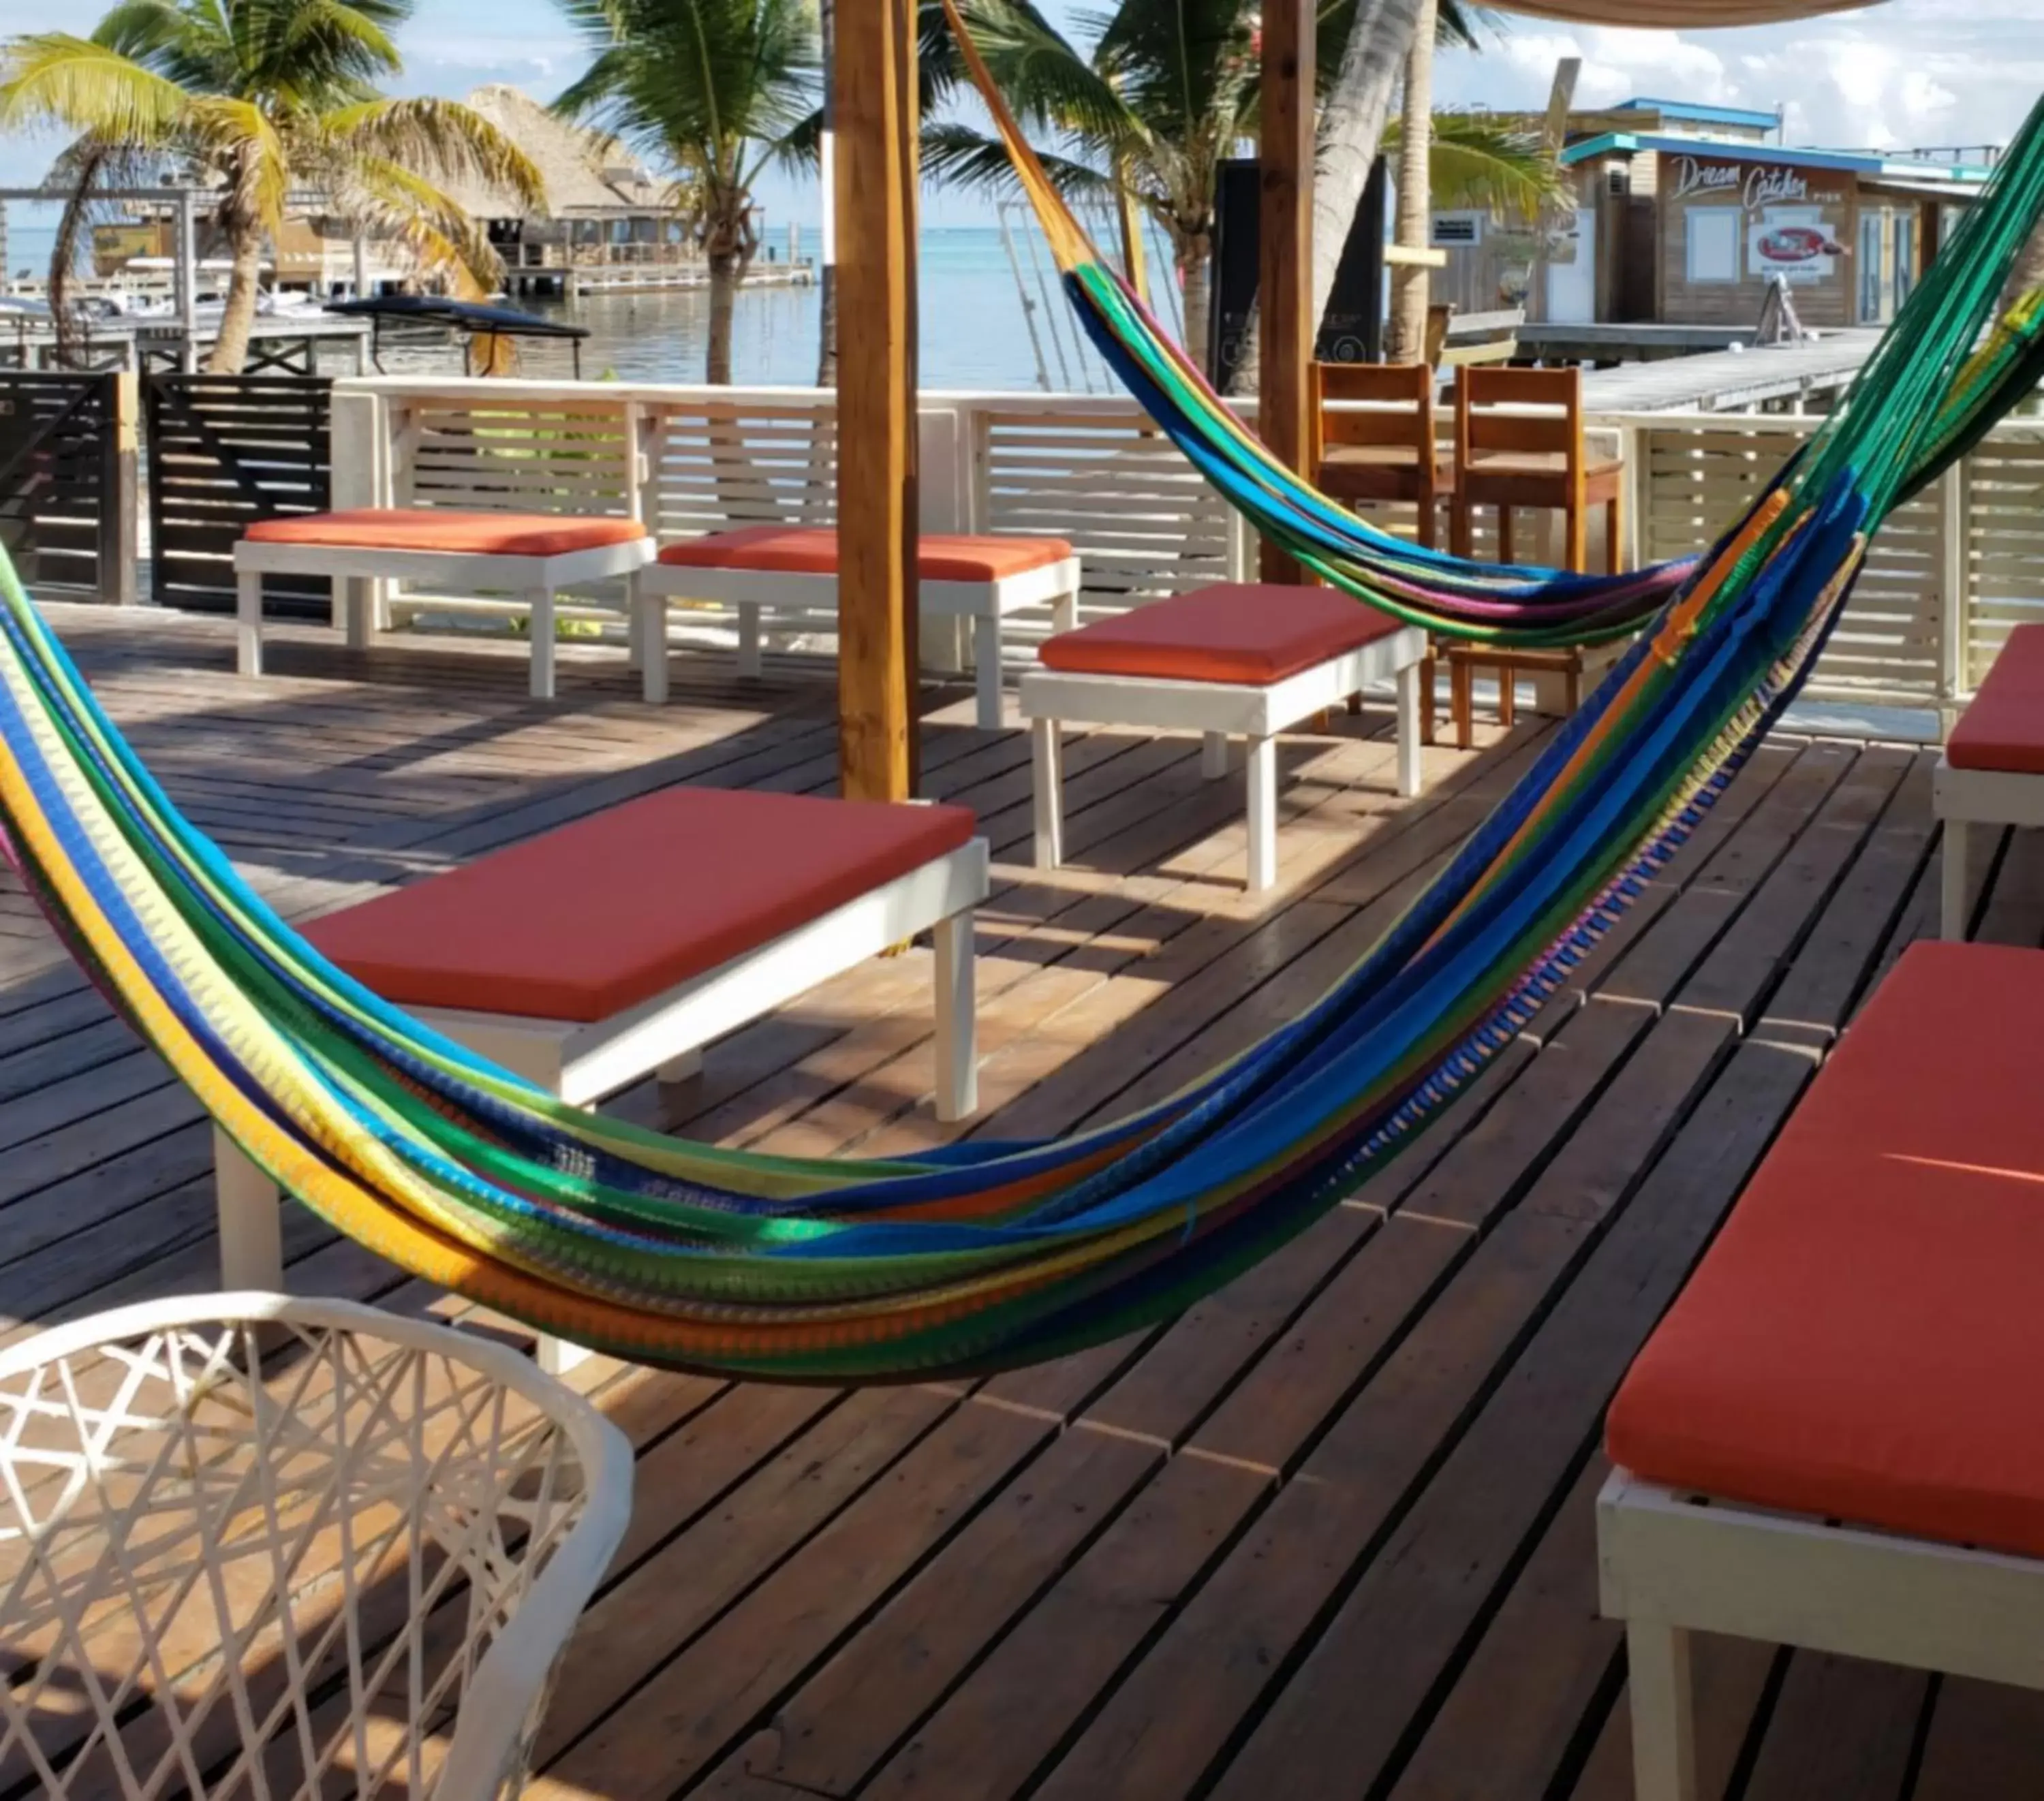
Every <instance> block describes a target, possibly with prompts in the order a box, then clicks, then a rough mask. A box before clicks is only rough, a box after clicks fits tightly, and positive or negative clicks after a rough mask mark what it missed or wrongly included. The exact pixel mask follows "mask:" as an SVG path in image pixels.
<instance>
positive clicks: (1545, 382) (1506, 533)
mask: <svg viewBox="0 0 2044 1801" xmlns="http://www.w3.org/2000/svg"><path fill="white" fill-rule="evenodd" d="M1529 408H1539V409H1544V410H1542V411H1538V412H1532V411H1527V410H1523V409H1529ZM1455 466H1456V467H1455V487H1454V493H1453V495H1452V496H1451V497H1450V506H1451V517H1452V519H1453V521H1454V536H1453V540H1452V543H1453V547H1454V552H1455V554H1456V555H1458V556H1463V557H1466V556H1469V555H1471V554H1472V551H1473V544H1474V540H1475V531H1474V513H1475V510H1476V509H1477V507H1479V506H1494V507H1495V508H1496V509H1497V554H1498V560H1499V561H1500V563H1510V562H1512V561H1513V560H1514V555H1513V548H1512V515H1513V513H1514V511H1515V510H1516V509H1520V508H1527V507H1531V508H1535V509H1549V510H1552V511H1554V512H1558V513H1561V514H1562V515H1563V516H1564V518H1565V519H1566V521H1567V540H1568V545H1567V553H1566V558H1565V560H1564V566H1566V567H1567V568H1569V569H1571V570H1576V571H1577V572H1578V573H1580V572H1581V571H1583V570H1586V569H1587V568H1588V567H1589V546H1588V543H1587V539H1588V524H1589V512H1590V509H1591V508H1593V507H1596V506H1601V507H1602V508H1603V509H1604V530H1605V533H1606V537H1607V542H1606V547H1605V552H1604V558H1605V567H1606V568H1607V569H1608V570H1610V571H1611V572H1612V574H1616V573H1617V572H1618V570H1619V564H1620V562H1621V559H1622V558H1623V541H1624V504H1625V502H1624V495H1625V465H1624V463H1623V462H1622V461H1621V460H1620V459H1619V458H1617V457H1603V456H1592V455H1590V454H1589V449H1588V447H1587V446H1586V445H1585V443H1584V439H1583V377H1582V371H1581V370H1580V369H1499V368H1489V367H1481V366H1478V365H1474V364H1465V365H1463V366H1462V367H1459V368H1458V369H1457V370H1456V371H1455ZM1445 660H1446V662H1447V665H1448V693H1449V707H1450V716H1452V718H1453V719H1454V726H1455V743H1456V745H1457V747H1458V748H1459V749H1462V750H1465V751H1466V750H1468V749H1469V748H1470V747H1471V745H1472V744H1473V742H1474V736H1475V732H1474V718H1473V714H1474V710H1475V705H1474V695H1475V685H1476V675H1477V670H1479V669H1489V670H1495V671H1496V676H1497V686H1498V718H1499V722H1500V724H1503V725H1504V726H1506V727H1509V726H1510V725H1511V724H1512V723H1513V719H1514V716H1515V714H1516V704H1515V703H1516V695H1515V693H1514V685H1515V683H1516V679H1517V678H1518V677H1519V676H1520V675H1522V674H1530V675H1533V676H1535V677H1539V676H1546V677H1550V678H1554V677H1558V678H1559V679H1560V683H1561V687H1562V705H1563V708H1564V709H1565V710H1566V712H1574V711H1575V709H1576V707H1577V705H1578V704H1579V702H1580V701H1581V693H1582V685H1583V678H1584V677H1585V675H1586V674H1589V673H1591V670H1592V659H1591V658H1590V657H1589V655H1588V654H1586V653H1585V651H1584V650H1583V649H1582V648H1581V647H1561V648H1557V649H1552V650H1541V651H1505V650H1498V649H1496V648H1493V647H1487V646H1482V645H1474V644H1454V645H1451V646H1450V647H1447V651H1446V655H1445ZM1605 660H1608V654H1607V657H1606V659H1605ZM1426 711H1427V714H1428V715H1429V716H1431V712H1432V708H1431V706H1429V707H1428V708H1427V709H1426Z"/></svg>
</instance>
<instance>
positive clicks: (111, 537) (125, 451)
mask: <svg viewBox="0 0 2044 1801" xmlns="http://www.w3.org/2000/svg"><path fill="white" fill-rule="evenodd" d="M100 379H101V380H102V382H106V405H107V408H108V410H109V414H110V417H109V418H108V420H107V421H106V424H107V428H108V429H107V433H106V462H105V463H104V465H103V482H104V491H103V492H102V493H101V494H100V497H99V547H98V548H99V597H100V598H101V599H102V601H109V602H110V603H112V604H113V605H115V606H129V607H132V606H133V605H134V604H135V603H136V601H137V600H138V599H139V598H140V595H139V593H138V592H137V587H136V571H137V570H139V569H140V566H141V559H142V490H141V485H140V460H141V458H140V452H141V437H142V420H141V413H142V390H141V379H140V377H139V376H137V375H136V373H135V372H134V371H133V370H132V369H120V370H116V371H113V373H112V374H106V375H102V377H100Z"/></svg>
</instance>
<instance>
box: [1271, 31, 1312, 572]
mask: <svg viewBox="0 0 2044 1801" xmlns="http://www.w3.org/2000/svg"><path fill="white" fill-rule="evenodd" d="M1315 17H1316V14H1315V9H1314V6H1312V0H1270V4H1268V5H1266V6H1265V7H1264V9H1263V75H1262V94H1261V107H1262V152H1261V189H1262V192H1261V194H1260V196H1259V198H1258V230H1259V232H1260V235H1261V238H1262V244H1261V247H1260V267H1259V270H1258V280H1257V305H1258V309H1259V310H1260V311H1261V313H1262V325H1261V328H1260V330H1259V332H1258V344H1260V346H1261V362H1260V364H1259V366H1258V379H1257V417H1258V429H1259V431H1260V432H1262V437H1263V441H1264V443H1265V444H1267V445H1268V446H1269V447H1270V452H1271V454H1272V455H1274V456H1275V457H1276V458H1277V460H1278V461H1279V462H1281V463H1283V464H1284V465H1285V467H1286V468H1288V469H1293V470H1304V467H1305V466H1306V455H1307V444H1308V436H1307V418H1306V410H1307V405H1308V388H1307V378H1308V364H1309V363H1311V362H1312V355H1313V336H1314V331H1313V328H1314V324H1315V321H1314V318H1313V301H1312V294H1313V33H1314V29H1315ZM1262 574H1263V579H1264V580H1265V581H1266V582H1301V581H1304V579H1305V574H1304V570H1301V568H1300V566H1299V564H1298V563H1297V560H1296V559H1294V558H1293V556H1292V555H1290V554H1289V552H1287V551H1283V550H1281V549H1280V548H1279V547H1277V545H1276V544H1274V543H1271V542H1270V540H1269V539H1267V538H1266V540H1264V542H1263V553H1262Z"/></svg>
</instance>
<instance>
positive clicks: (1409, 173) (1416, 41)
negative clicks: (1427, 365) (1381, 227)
mask: <svg viewBox="0 0 2044 1801" xmlns="http://www.w3.org/2000/svg"><path fill="white" fill-rule="evenodd" d="M1438 13H1439V0H1420V17H1419V20H1418V22H1417V24H1416V27H1415V29H1414V31H1413V34H1412V44H1411V45H1410V46H1409V47H1408V49H1407V50H1406V52H1405V114H1404V122H1403V124H1402V125H1400V129H1399V137H1398V232H1397V237H1398V244H1399V246H1400V248H1401V249H1405V250H1422V251H1423V250H1424V249H1425V248H1427V245H1428V244H1429V243H1430V242H1431V240H1432V238H1433V232H1432V230H1431V222H1432V219H1433V204H1432V202H1433V196H1432V191H1431V183H1430V182H1429V181H1428V179H1427V176H1428V173H1429V170H1430V168H1431V163H1432V159H1433V151H1434V29H1435V21H1436V19H1437V17H1438ZM1431 296H1432V288H1431V284H1430V282H1428V280H1427V271H1425V270H1424V269H1423V268H1408V267H1400V268H1397V269H1394V270H1393V271H1392V272H1391V321H1390V324H1391V331H1390V347H1389V355H1390V357H1391V360H1392V361H1393V362H1394V363H1417V362H1419V361H1420V359H1422V358H1423V357H1424V356H1425V355H1426V354H1427V303H1428V301H1429V300H1430V299H1431Z"/></svg>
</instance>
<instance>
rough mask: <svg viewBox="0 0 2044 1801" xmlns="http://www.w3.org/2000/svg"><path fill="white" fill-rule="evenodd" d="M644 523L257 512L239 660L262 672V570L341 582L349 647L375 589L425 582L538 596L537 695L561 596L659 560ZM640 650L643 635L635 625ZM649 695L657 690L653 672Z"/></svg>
mask: <svg viewBox="0 0 2044 1801" xmlns="http://www.w3.org/2000/svg"><path fill="white" fill-rule="evenodd" d="M653 548H654V547H653V540H651V538H649V537H648V536H647V535H646V528H645V527H644V526H643V525H641V524H640V523H639V521H638V520H636V519H612V518H597V519H574V518H567V517H563V516H561V515H559V514H557V513H461V512H456V511H455V510H453V509H443V508H438V507H414V508H405V507H361V508H358V509H354V510H352V511H349V512H343V513H302V514H298V515H296V516H290V517H286V518H282V519H264V520H258V521H257V522H256V523H255V524H253V525H252V526H250V527H249V528H248V532H246V534H245V535H244V536H243V538H242V540H241V541H240V543H238V544H236V546H235V547H234V573H235V581H236V589H237V601H238V604H237V606H236V618H237V620H238V622H239V632H240V638H239V646H238V653H237V654H238V659H239V666H240V670H241V673H242V674H244V675H259V674H262V673H263V577H264V576H265V575H277V574H294V575H327V576H331V577H332V578H333V588H334V614H335V620H336V624H341V625H342V626H343V627H344V629H345V631H346V632H347V635H348V646H349V647H350V648H351V649H358V650H359V649H361V648H363V647H366V646H367V644H368V643H369V641H370V639H371V636H373V635H374V632H375V619H374V618H373V616H372V613H373V610H374V609H373V608H372V605H371V600H370V585H371V583H372V582H380V581H388V582H430V583H432V585H433V586H436V587H439V588H442V589H454V590H455V591H457V592H466V593H512V594H518V595H523V596H524V597H527V598H528V599H529V601H531V603H532V693H533V695H534V697H536V699H540V700H545V701H550V700H551V699H552V698H553V697H554V597H555V593H557V592H558V591H559V589H562V588H563V587H565V586H567V585H568V584H569V583H571V582H595V581H601V580H603V579H605V578H607V577H613V576H620V575H623V576H630V575H632V574H634V573H635V572H636V570H640V569H642V568H644V566H645V565H646V564H647V563H649V562H651V560H652V556H653ZM632 631H633V633H634V636H633V640H632V641H633V643H634V645H635V646H636V645H637V644H639V643H641V642H642V641H643V640H642V639H640V636H638V635H637V634H638V632H639V625H638V622H637V621H636V620H635V621H634V622H633V625H632ZM646 683H647V699H648V700H653V699H655V698H663V697H664V694H665V689H664V686H663V687H662V689H661V692H660V693H659V695H656V694H655V693H654V691H653V690H654V687H655V683H654V682H653V678H652V675H651V671H650V670H648V671H647V676H646Z"/></svg>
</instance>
